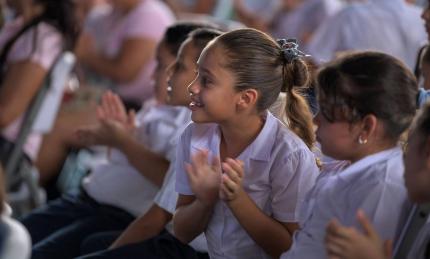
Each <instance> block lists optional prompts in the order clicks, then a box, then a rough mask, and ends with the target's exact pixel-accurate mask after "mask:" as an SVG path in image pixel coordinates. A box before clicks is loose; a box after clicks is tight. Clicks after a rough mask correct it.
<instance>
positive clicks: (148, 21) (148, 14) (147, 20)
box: [123, 1, 174, 41]
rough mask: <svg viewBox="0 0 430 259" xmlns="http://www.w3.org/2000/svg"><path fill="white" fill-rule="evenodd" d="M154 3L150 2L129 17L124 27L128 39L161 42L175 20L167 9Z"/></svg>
mask: <svg viewBox="0 0 430 259" xmlns="http://www.w3.org/2000/svg"><path fill="white" fill-rule="evenodd" d="M154 2H155V1H154ZM154 2H152V1H148V3H146V4H143V5H142V6H140V7H139V9H138V10H136V11H135V12H133V13H132V14H131V15H130V16H129V17H128V19H127V21H126V22H125V24H124V27H123V28H124V29H125V32H124V35H125V37H126V38H140V37H142V38H150V39H155V40H157V41H158V40H161V38H162V37H163V34H164V31H165V29H166V27H167V26H169V25H170V24H171V23H172V22H173V21H174V18H173V15H172V14H171V13H170V11H169V10H168V9H167V8H165V7H164V6H162V5H160V4H158V3H154Z"/></svg>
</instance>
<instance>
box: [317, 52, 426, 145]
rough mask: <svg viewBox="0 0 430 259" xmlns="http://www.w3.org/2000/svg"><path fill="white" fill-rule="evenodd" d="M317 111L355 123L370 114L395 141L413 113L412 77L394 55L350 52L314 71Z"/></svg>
mask: <svg viewBox="0 0 430 259" xmlns="http://www.w3.org/2000/svg"><path fill="white" fill-rule="evenodd" d="M317 83H318V89H317V90H318V99H319V104H320V112H321V114H322V115H323V116H324V117H325V118H326V119H327V120H328V121H331V122H334V121H348V122H350V123H352V122H355V121H358V120H360V119H361V118H363V117H364V116H366V115H367V114H373V115H375V116H376V117H377V118H378V119H380V120H382V121H383V123H384V125H385V132H386V133H387V136H388V137H391V138H392V139H393V140H397V139H398V138H399V136H400V135H401V134H402V132H404V131H405V130H406V129H407V128H408V127H409V125H410V123H411V122H412V120H413V117H414V115H415V110H416V96H417V93H418V85H417V82H416V79H415V76H414V75H413V74H412V72H411V71H409V69H407V68H406V66H405V65H404V64H403V63H402V62H401V61H399V60H397V59H396V58H394V57H392V56H390V55H387V54H384V53H379V52H370V51H366V52H356V53H350V54H347V55H345V56H343V57H342V58H340V59H337V60H335V61H333V62H331V63H329V64H327V65H326V66H325V67H323V68H322V70H321V71H320V72H319V73H318V76H317Z"/></svg>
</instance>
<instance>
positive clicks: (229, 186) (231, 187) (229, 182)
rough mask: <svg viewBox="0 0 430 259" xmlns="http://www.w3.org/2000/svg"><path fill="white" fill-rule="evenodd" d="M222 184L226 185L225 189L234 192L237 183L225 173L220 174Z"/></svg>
mask: <svg viewBox="0 0 430 259" xmlns="http://www.w3.org/2000/svg"><path fill="white" fill-rule="evenodd" d="M222 185H223V186H225V187H227V189H228V190H230V191H231V192H234V191H235V190H236V189H237V184H236V183H235V182H233V181H232V180H231V179H230V177H229V176H228V175H226V174H223V175H222Z"/></svg>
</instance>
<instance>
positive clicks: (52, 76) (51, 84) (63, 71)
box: [4, 52, 75, 181]
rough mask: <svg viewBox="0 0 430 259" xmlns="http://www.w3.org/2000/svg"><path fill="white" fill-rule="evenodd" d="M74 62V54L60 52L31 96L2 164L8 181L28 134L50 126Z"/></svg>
mask: <svg viewBox="0 0 430 259" xmlns="http://www.w3.org/2000/svg"><path fill="white" fill-rule="evenodd" d="M74 63H75V56H74V55H73V54H72V53H71V52H64V53H63V54H61V55H60V56H59V58H58V59H57V61H56V62H55V64H54V65H53V66H52V68H51V70H50V72H49V74H48V76H47V77H46V79H45V82H44V84H43V86H42V87H41V89H40V90H39V91H38V93H37V95H36V96H35V97H34V98H33V100H32V102H31V104H30V106H29V108H28V109H27V112H26V114H25V116H24V120H23V123H22V125H21V128H20V131H19V134H18V137H17V139H16V140H15V143H14V147H13V149H12V151H11V153H10V156H9V159H8V161H7V164H6V165H4V166H5V171H6V174H7V179H8V181H9V180H10V179H13V178H14V173H15V171H16V168H17V166H18V164H19V161H20V158H21V156H22V154H23V150H22V148H23V146H24V144H25V143H26V141H27V137H28V135H29V134H30V133H31V132H33V131H37V132H41V133H46V132H48V131H49V130H50V129H51V128H52V124H53V121H54V119H55V116H56V114H57V111H58V107H59V105H60V102H61V99H62V94H63V92H64V87H65V85H66V81H67V78H68V76H69V74H70V71H71V70H72V68H73V65H74Z"/></svg>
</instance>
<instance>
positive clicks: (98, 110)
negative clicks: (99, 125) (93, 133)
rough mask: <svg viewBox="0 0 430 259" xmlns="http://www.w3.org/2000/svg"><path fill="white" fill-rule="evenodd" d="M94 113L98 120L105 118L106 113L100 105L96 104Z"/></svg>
mask: <svg viewBox="0 0 430 259" xmlns="http://www.w3.org/2000/svg"><path fill="white" fill-rule="evenodd" d="M96 114H97V118H98V119H99V120H100V119H103V118H106V114H105V112H104V110H103V107H102V106H97V107H96Z"/></svg>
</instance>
